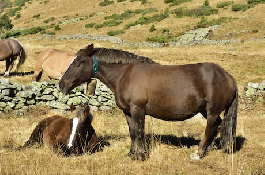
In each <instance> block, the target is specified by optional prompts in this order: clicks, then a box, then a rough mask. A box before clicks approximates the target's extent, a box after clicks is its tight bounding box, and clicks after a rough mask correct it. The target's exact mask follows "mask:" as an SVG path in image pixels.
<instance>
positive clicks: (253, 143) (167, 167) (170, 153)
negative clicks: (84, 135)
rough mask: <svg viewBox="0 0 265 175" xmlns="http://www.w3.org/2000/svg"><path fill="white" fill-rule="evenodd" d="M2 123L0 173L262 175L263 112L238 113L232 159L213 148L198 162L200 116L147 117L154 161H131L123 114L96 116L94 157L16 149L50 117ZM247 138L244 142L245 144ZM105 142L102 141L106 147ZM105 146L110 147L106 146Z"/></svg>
mask: <svg viewBox="0 0 265 175" xmlns="http://www.w3.org/2000/svg"><path fill="white" fill-rule="evenodd" d="M45 111H46V109H44V110H43V112H42V113H41V114H36V112H35V114H32V113H29V114H28V115H26V116H22V117H17V116H10V117H9V118H6V117H1V118H0V127H1V133H0V147H1V150H0V162H1V166H0V174H73V173H74V174H194V173H195V174H206V175H207V174H209V175H210V174H262V173H264V172H265V169H264V167H265V164H264V161H263V160H264V158H265V155H264V154H263V152H262V151H264V148H265V142H264V137H265V134H264V132H263V123H264V122H265V108H264V107H257V106H256V107H255V108H251V110H243V109H241V107H240V110H239V114H238V129H237V133H238V139H237V140H238V144H239V147H240V144H243V145H242V146H241V148H240V149H238V151H237V152H236V153H235V154H233V155H231V154H226V153H223V152H222V150H220V149H217V148H215V149H214V150H211V151H210V152H209V153H208V155H207V156H206V157H205V158H203V159H202V160H200V161H192V160H190V159H189V155H190V154H191V153H192V152H193V151H194V150H195V149H196V148H197V144H198V142H199V140H200V139H201V138H202V136H203V131H204V128H205V124H206V123H205V120H204V119H203V118H201V117H197V118H193V119H191V120H189V121H184V122H165V121H161V120H157V119H153V118H150V117H148V116H147V117H146V134H147V142H148V144H147V146H148V147H149V151H150V158H149V159H148V160H147V161H145V162H141V161H131V160H130V159H129V158H128V157H126V154H127V153H128V152H129V149H130V147H129V146H130V137H129V135H128V126H127V124H126V120H125V118H124V116H123V115H122V114H121V111H119V110H118V109H117V110H114V111H112V112H107V113H103V112H100V113H94V122H93V126H94V128H95V130H96V133H97V135H98V136H99V138H100V140H101V143H105V146H104V147H103V149H102V150H101V151H99V152H96V153H93V154H91V155H88V154H84V155H82V156H77V157H74V156H73V157H67V158H66V157H62V156H59V155H56V154H54V153H53V152H52V151H51V150H49V149H47V148H39V149H36V148H30V149H26V150H22V151H17V150H15V148H16V147H18V146H20V145H22V144H23V143H24V142H25V141H26V140H27V139H28V137H29V135H30V133H31V131H32V130H33V129H34V127H35V126H36V124H37V122H38V121H39V120H41V119H42V118H44V117H47V116H50V115H52V114H50V113H49V111H48V114H45V113H46V112H45ZM244 139H245V140H244ZM103 141H104V142H103ZM106 143H107V144H106Z"/></svg>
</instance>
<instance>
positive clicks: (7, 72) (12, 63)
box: [4, 58, 14, 77]
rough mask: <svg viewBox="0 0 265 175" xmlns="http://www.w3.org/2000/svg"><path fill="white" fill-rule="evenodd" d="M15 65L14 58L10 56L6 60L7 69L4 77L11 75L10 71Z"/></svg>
mask: <svg viewBox="0 0 265 175" xmlns="http://www.w3.org/2000/svg"><path fill="white" fill-rule="evenodd" d="M13 65H14V60H13V58H9V59H7V60H6V70H5V74H4V77H7V76H9V73H10V71H11V70H12V68H13Z"/></svg>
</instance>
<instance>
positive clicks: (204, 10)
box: [170, 6, 218, 18]
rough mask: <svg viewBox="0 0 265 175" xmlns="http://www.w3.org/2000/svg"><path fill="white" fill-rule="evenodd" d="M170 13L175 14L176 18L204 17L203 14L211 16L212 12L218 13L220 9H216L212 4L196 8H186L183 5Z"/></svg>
mask: <svg viewBox="0 0 265 175" xmlns="http://www.w3.org/2000/svg"><path fill="white" fill-rule="evenodd" d="M170 13H172V14H175V17H176V18H182V17H184V16H189V17H202V16H210V15H211V14H217V13H218V9H214V8H212V7H211V6H200V7H198V8H195V9H185V8H183V7H181V8H177V9H174V10H172V11H171V12H170Z"/></svg>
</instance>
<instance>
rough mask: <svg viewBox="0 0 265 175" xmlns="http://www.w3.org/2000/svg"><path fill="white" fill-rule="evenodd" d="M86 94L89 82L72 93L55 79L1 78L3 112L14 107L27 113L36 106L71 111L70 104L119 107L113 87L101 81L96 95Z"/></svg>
mask: <svg viewBox="0 0 265 175" xmlns="http://www.w3.org/2000/svg"><path fill="white" fill-rule="evenodd" d="M84 94H86V84H83V85H81V86H79V87H76V88H75V89H74V90H73V91H72V92H71V94H69V95H64V94H63V93H62V92H60V90H59V88H58V84H57V83H54V82H53V81H46V82H32V83H30V84H28V85H26V86H24V85H21V84H19V83H13V84H12V83H10V82H9V80H8V79H0V111H4V110H12V111H16V112H19V113H20V114H23V110H25V109H27V108H28V107H29V106H32V105H47V106H49V107H50V108H51V109H58V110H62V111H64V110H69V109H70V107H69V106H70V105H71V104H73V105H75V106H77V105H88V104H89V105H90V108H91V110H110V109H112V108H113V107H115V106H116V103H115V99H114V95H113V93H112V92H111V90H110V89H109V88H108V87H107V86H106V85H104V84H103V83H101V82H100V81H99V80H97V86H96V89H95V95H88V96H87V95H84Z"/></svg>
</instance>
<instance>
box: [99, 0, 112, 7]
mask: <svg viewBox="0 0 265 175" xmlns="http://www.w3.org/2000/svg"><path fill="white" fill-rule="evenodd" d="M111 4H114V1H108V0H104V1H103V2H101V3H99V5H100V6H107V5H111Z"/></svg>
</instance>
